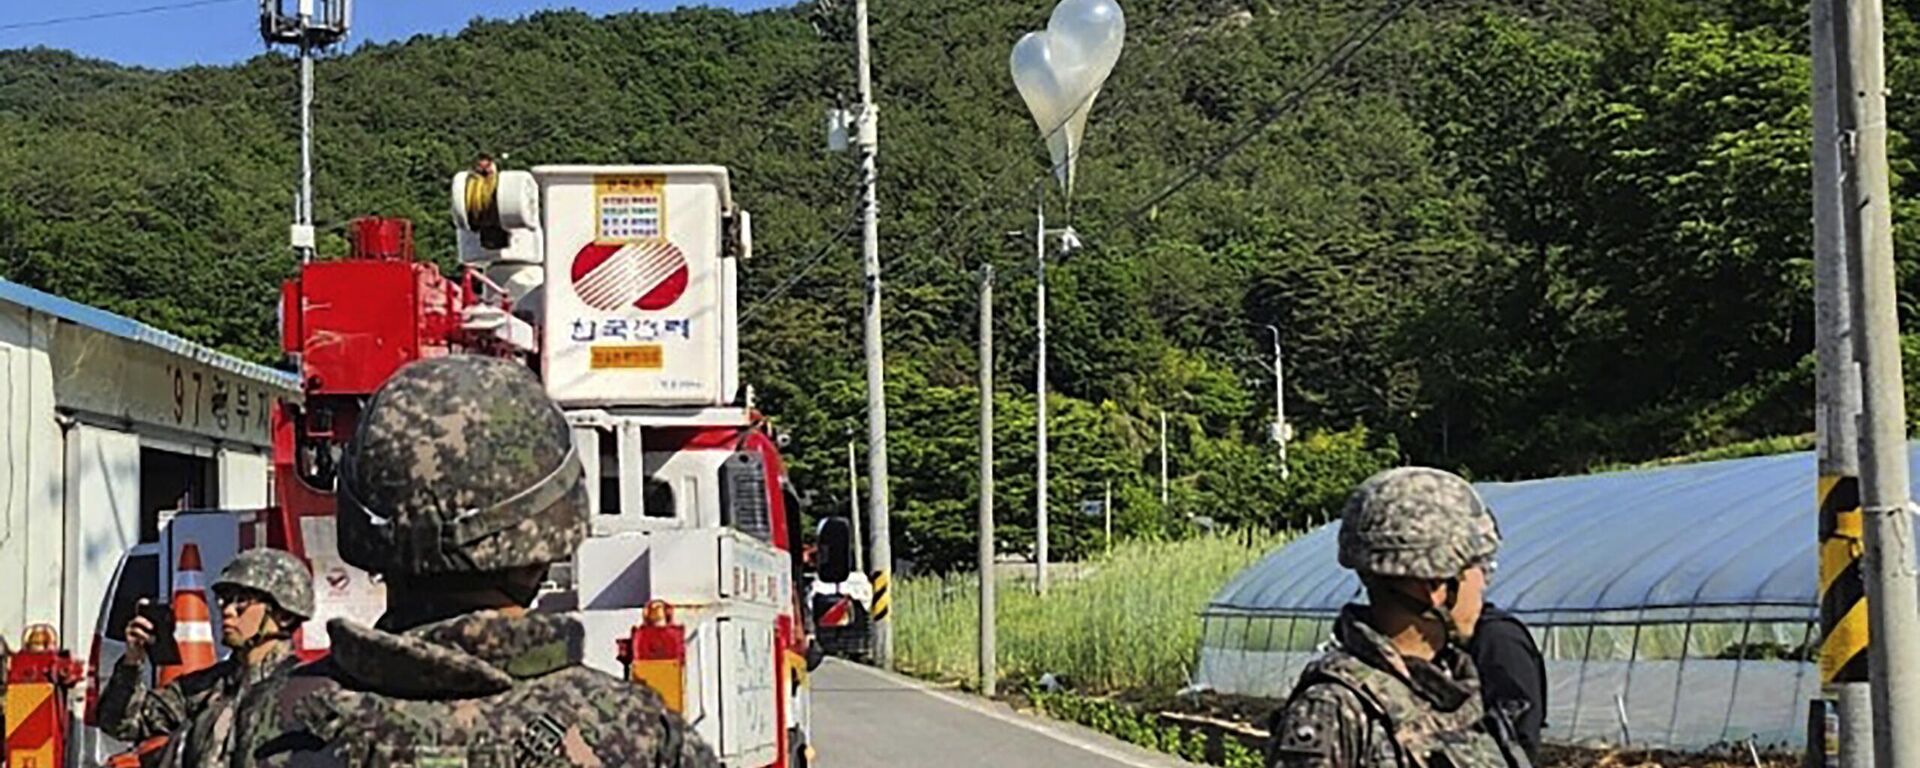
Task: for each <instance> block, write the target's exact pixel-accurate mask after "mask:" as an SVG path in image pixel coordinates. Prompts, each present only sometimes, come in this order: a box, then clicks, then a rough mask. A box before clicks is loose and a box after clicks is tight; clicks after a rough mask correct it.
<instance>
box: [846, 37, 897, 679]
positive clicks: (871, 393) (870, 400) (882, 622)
mask: <svg viewBox="0 0 1920 768" xmlns="http://www.w3.org/2000/svg"><path fill="white" fill-rule="evenodd" d="M853 17H854V47H855V48H856V49H857V52H856V54H855V55H856V56H857V57H858V59H859V70H860V117H859V136H860V138H859V144H860V186H861V190H860V216H861V230H862V232H863V234H864V237H863V238H862V244H861V248H862V250H863V251H864V252H865V257H866V278H867V311H866V336H867V514H868V515H869V516H871V517H872V520H870V521H869V522H870V523H872V525H870V526H869V535H871V536H872V537H873V539H872V543H871V544H870V545H869V546H870V554H871V555H872V556H873V624H872V626H873V660H874V662H875V663H876V664H877V665H878V666H879V667H880V668H881V669H886V670H892V669H893V617H892V615H891V614H892V609H893V597H892V595H891V594H890V590H889V587H891V586H892V581H893V545H892V541H891V540H890V538H889V537H890V536H891V535H892V533H891V531H892V528H891V526H890V525H889V524H888V520H887V496H888V493H887V380H886V375H887V374H886V355H885V353H884V351H883V350H882V347H881V343H880V198H879V191H878V187H877V183H878V179H879V166H878V156H879V154H880V130H879V119H880V114H879V108H878V107H876V106H874V103H873V54H872V48H871V44H870V41H869V39H868V35H867V0H856V2H855V3H854V5H853Z"/></svg>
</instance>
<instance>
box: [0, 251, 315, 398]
mask: <svg viewBox="0 0 1920 768" xmlns="http://www.w3.org/2000/svg"><path fill="white" fill-rule="evenodd" d="M0 301H4V302H6V303H9V304H16V305H19V306H21V307H25V308H27V309H29V310H32V311H34V312H39V313H43V314H48V315H53V316H54V317H58V318H60V319H62V320H65V321H67V322H70V323H73V324H75V325H79V326H83V327H86V328H91V329H93V330H96V331H99V332H101V333H105V334H108V335H110V336H115V337H118V338H122V339H126V340H127V341H131V342H135V343H139V344H146V345H149V346H153V347H158V348H160V349H162V350H165V351H167V352H170V353H172V354H175V355H179V356H181V357H184V358H187V359H190V360H193V361H195V362H198V363H201V364H203V365H207V366H211V367H213V368H217V369H219V370H222V371H226V372H228V373H231V374H233V375H235V376H241V377H244V378H247V379H251V380H253V381H256V382H259V383H262V384H266V385H268V386H271V387H277V388H279V389H282V390H285V391H286V392H287V393H298V392H299V391H300V377H299V376H298V375H295V374H292V373H288V372H286V371H279V370H275V369H273V368H269V367H267V366H264V365H260V364H258V363H250V362H247V361H245V360H241V359H240V358H237V357H234V356H232V355H229V354H226V353H224V352H219V351H216V350H214V349H212V348H211V347H207V346H204V345H201V344H196V343H194V342H191V341H188V340H186V339H183V338H180V337H179V336H175V335H173V334H171V333H167V332H166V331H163V330H160V329H158V328H155V327H153V326H151V325H147V324H146V323H142V322H140V321H138V320H134V319H132V318H128V317H124V316H121V315H116V314H114V313H112V312H108V311H106V310H104V309H100V308H99V307H90V306H87V305H85V304H81V303H80V302H77V301H74V300H72V299H67V298H63V297H60V296H55V295H53V294H51V293H47V292H46V291H42V290H39V289H37V288H31V287H28V286H25V285H21V284H19V283H16V282H13V281H11V280H5V279H0Z"/></svg>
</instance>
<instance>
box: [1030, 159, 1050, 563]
mask: <svg viewBox="0 0 1920 768" xmlns="http://www.w3.org/2000/svg"><path fill="white" fill-rule="evenodd" d="M1037 189H1038V190H1039V193H1038V194H1037V195H1036V196H1035V202H1034V206H1033V215H1034V228H1033V272H1034V274H1035V275H1037V276H1038V279H1037V280H1035V283H1036V285H1037V286H1038V287H1037V288H1036V289H1035V296H1034V322H1035V323H1036V324H1037V325H1038V327H1039V336H1038V342H1037V343H1038V350H1037V352H1036V362H1035V365H1034V374H1033V380H1034V384H1033V392H1034V408H1035V410H1034V418H1035V421H1034V429H1035V430H1036V431H1037V432H1038V433H1039V435H1038V437H1039V446H1038V453H1037V462H1036V463H1037V465H1038V466H1037V467H1036V468H1035V471H1036V472H1037V474H1036V475H1034V483H1033V496H1034V544H1033V554H1034V557H1033V563H1034V580H1035V584H1034V588H1035V589H1037V590H1039V592H1040V594H1043V595H1044V594H1046V593H1047V188H1046V187H1045V186H1044V185H1042V186H1039V187H1038V188H1037Z"/></svg>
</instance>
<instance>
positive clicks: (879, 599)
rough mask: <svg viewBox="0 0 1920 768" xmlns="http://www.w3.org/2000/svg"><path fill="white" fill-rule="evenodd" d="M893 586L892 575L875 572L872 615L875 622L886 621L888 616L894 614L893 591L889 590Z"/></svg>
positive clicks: (884, 572)
mask: <svg viewBox="0 0 1920 768" xmlns="http://www.w3.org/2000/svg"><path fill="white" fill-rule="evenodd" d="M892 585H893V577H892V575H891V574H889V573H888V572H886V571H874V572H873V610H872V611H871V612H870V614H871V616H872V618H873V620H874V621H886V620H887V616H888V615H889V614H891V613H893V590H891V589H888V587H891V586H892Z"/></svg>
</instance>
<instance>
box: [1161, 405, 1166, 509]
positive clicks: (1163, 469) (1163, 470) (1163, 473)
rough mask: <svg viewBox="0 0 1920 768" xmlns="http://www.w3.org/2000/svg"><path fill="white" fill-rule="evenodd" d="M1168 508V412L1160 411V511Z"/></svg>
mask: <svg viewBox="0 0 1920 768" xmlns="http://www.w3.org/2000/svg"><path fill="white" fill-rule="evenodd" d="M1166 510H1167V412H1166V411H1161V412H1160V511H1162V512H1165V511H1166Z"/></svg>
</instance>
